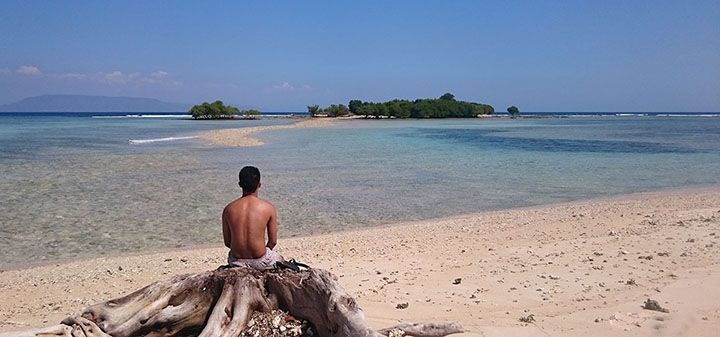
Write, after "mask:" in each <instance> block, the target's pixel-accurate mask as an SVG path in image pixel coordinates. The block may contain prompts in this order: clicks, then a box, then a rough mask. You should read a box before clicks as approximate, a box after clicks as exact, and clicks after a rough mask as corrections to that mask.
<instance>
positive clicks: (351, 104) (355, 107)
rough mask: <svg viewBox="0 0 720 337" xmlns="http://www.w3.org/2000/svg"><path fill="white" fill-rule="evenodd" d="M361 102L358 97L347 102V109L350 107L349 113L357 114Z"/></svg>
mask: <svg viewBox="0 0 720 337" xmlns="http://www.w3.org/2000/svg"><path fill="white" fill-rule="evenodd" d="M362 104H363V103H362V101H361V100H359V99H354V100H351V101H350V102H349V103H348V109H350V112H351V113H354V114H356V115H357V114H358V112H359V111H360V107H361V106H362Z"/></svg>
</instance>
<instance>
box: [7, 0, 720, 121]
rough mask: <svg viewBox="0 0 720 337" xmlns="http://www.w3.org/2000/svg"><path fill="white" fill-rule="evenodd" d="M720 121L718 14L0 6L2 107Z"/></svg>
mask: <svg viewBox="0 0 720 337" xmlns="http://www.w3.org/2000/svg"><path fill="white" fill-rule="evenodd" d="M445 92H451V93H453V94H455V96H456V98H457V99H461V100H466V101H474V102H483V103H488V104H491V105H493V106H494V107H495V109H496V110H503V111H504V110H505V108H506V107H507V106H509V105H516V106H518V107H519V108H520V110H521V111H556V112H564V111H577V112H581V111H627V112H636V111H647V112H667V111H677V112H705V111H713V112H717V111H720V1H717V0H711V1H703V0H698V1H663V0H655V1H641V0H633V1H626V0H625V1H614V0H609V1H512V0H507V1H492V2H491V1H472V0H471V1H255V2H250V1H227V2H223V1H209V2H208V1H197V2H189V1H9V0H5V1H3V2H2V3H0V104H4V103H10V102H13V101H16V100H19V99H22V98H25V97H29V96H35V95H42V94H84V95H107V96H138V97H152V98H158V99H162V100H165V101H170V102H181V103H198V102H201V101H211V100H215V99H221V100H224V101H226V102H228V103H232V104H237V105H252V106H256V107H259V108H261V109H262V110H264V111H304V110H305V109H306V106H307V105H310V104H319V105H322V106H324V105H328V104H331V103H347V102H348V101H349V100H350V99H361V100H365V101H385V100H389V99H394V98H404V99H415V98H426V97H438V96H440V95H442V94H443V93H445Z"/></svg>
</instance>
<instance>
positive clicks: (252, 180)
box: [238, 166, 260, 193]
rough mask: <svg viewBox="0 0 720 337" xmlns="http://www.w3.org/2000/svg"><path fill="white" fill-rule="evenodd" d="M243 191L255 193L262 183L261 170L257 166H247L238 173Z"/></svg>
mask: <svg viewBox="0 0 720 337" xmlns="http://www.w3.org/2000/svg"><path fill="white" fill-rule="evenodd" d="M238 178H239V179H240V187H242V189H243V193H253V192H255V190H257V188H258V186H259V185H260V170H258V168H257V167H255V166H245V167H243V168H242V170H240V174H239V175H238Z"/></svg>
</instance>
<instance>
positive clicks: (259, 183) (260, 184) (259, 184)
mask: <svg viewBox="0 0 720 337" xmlns="http://www.w3.org/2000/svg"><path fill="white" fill-rule="evenodd" d="M260 186H262V183H261V182H259V181H258V189H260Z"/></svg>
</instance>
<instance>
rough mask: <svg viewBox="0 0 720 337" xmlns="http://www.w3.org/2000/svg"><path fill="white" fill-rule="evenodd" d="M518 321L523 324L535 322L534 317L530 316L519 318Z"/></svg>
mask: <svg viewBox="0 0 720 337" xmlns="http://www.w3.org/2000/svg"><path fill="white" fill-rule="evenodd" d="M519 320H520V322H523V323H532V322H535V315H533V314H530V315H527V316H522V317H520V319H519Z"/></svg>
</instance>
